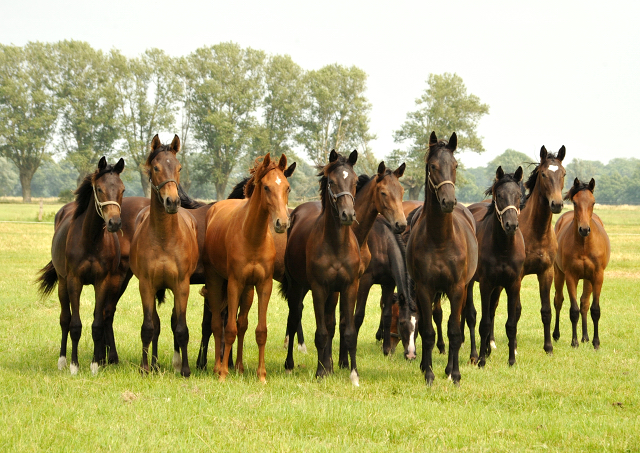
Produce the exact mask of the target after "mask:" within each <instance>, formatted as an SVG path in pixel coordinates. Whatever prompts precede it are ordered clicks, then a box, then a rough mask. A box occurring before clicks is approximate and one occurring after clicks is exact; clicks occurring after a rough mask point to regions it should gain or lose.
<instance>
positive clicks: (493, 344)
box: [489, 340, 498, 349]
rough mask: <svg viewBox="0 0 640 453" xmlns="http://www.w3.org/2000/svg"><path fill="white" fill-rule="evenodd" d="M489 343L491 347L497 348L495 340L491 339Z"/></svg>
mask: <svg viewBox="0 0 640 453" xmlns="http://www.w3.org/2000/svg"><path fill="white" fill-rule="evenodd" d="M489 344H490V345H491V349H498V346H496V341H495V340H491V342H490V343H489Z"/></svg>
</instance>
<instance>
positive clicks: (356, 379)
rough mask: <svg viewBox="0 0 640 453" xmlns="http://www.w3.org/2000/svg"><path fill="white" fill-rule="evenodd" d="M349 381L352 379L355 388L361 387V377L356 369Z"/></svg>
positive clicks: (352, 371)
mask: <svg viewBox="0 0 640 453" xmlns="http://www.w3.org/2000/svg"><path fill="white" fill-rule="evenodd" d="M349 379H351V383H352V384H353V385H354V386H356V387H360V376H358V372H357V371H356V370H355V369H353V370H351V374H350V375H349Z"/></svg>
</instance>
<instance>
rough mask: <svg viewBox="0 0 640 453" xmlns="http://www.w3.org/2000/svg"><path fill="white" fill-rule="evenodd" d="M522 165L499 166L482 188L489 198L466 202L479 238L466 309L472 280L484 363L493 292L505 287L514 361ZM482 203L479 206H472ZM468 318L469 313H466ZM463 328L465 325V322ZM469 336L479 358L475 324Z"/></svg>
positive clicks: (521, 253)
mask: <svg viewBox="0 0 640 453" xmlns="http://www.w3.org/2000/svg"><path fill="white" fill-rule="evenodd" d="M521 181H522V167H518V169H517V170H516V172H515V173H512V174H505V173H504V171H503V170H502V167H498V169H497V171H496V179H495V181H494V183H493V185H492V186H491V187H490V188H489V189H488V190H487V191H486V192H485V195H491V199H492V202H491V203H490V204H489V206H486V205H487V203H484V202H483V203H476V204H473V205H471V206H469V210H470V211H471V212H473V213H474V218H475V220H476V226H477V229H476V237H477V239H478V268H477V269H476V273H475V275H474V278H473V280H472V281H471V283H470V284H469V287H468V289H467V302H466V303H467V306H466V307H465V311H466V312H467V313H468V312H469V310H471V311H473V313H474V314H473V317H472V318H473V320H474V321H475V308H474V307H473V283H474V281H477V282H479V283H480V295H481V298H482V320H481V321H480V361H479V365H480V366H481V367H483V366H484V365H485V363H486V357H488V356H489V355H490V354H491V346H490V345H489V341H490V334H491V329H492V326H493V321H494V317H495V307H492V306H491V301H492V294H493V293H494V292H500V291H502V289H503V288H504V289H505V290H506V292H507V297H508V304H507V312H508V318H507V324H506V326H505V327H506V331H507V338H509V365H514V364H515V363H516V356H515V350H516V334H517V329H518V320H519V319H520V312H521V310H522V306H521V305H520V285H521V282H522V267H523V265H524V259H525V248H524V247H525V246H524V238H523V237H522V232H521V231H520V230H519V222H518V215H519V214H520V209H521V208H522V206H521V197H522V184H521ZM476 205H481V206H480V207H481V208H482V209H475V207H476ZM467 319H469V317H467ZM462 328H464V323H463V326H462ZM469 331H470V337H471V362H472V363H475V361H476V360H477V359H478V354H477V351H476V344H475V335H474V325H473V324H470V325H469Z"/></svg>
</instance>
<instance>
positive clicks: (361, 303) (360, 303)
mask: <svg viewBox="0 0 640 453" xmlns="http://www.w3.org/2000/svg"><path fill="white" fill-rule="evenodd" d="M371 285H373V277H372V276H371V274H370V273H367V272H365V273H364V274H363V275H362V277H361V278H360V285H359V286H358V297H357V300H356V312H355V318H354V323H355V326H356V332H357V334H358V335H359V334H360V327H362V323H363V322H364V315H365V311H366V308H367V298H368V297H369V290H370V289H371ZM380 303H382V300H381V301H380ZM380 326H381V327H382V316H381V317H380ZM376 339H378V334H377V333H376ZM338 364H339V366H340V368H348V367H349V352H348V350H347V348H346V345H345V344H344V342H343V341H340V358H339V361H338Z"/></svg>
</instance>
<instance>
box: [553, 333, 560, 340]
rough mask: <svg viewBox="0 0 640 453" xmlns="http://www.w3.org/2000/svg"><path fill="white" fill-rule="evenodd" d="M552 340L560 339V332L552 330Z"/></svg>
mask: <svg viewBox="0 0 640 453" xmlns="http://www.w3.org/2000/svg"><path fill="white" fill-rule="evenodd" d="M553 339H554V341H558V340H559V339H560V332H553Z"/></svg>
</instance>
